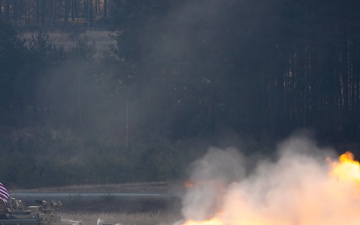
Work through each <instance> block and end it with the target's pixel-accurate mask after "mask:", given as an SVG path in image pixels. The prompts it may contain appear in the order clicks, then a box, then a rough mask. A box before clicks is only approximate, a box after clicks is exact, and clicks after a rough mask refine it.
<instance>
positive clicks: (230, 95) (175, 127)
mask: <svg viewBox="0 0 360 225" xmlns="http://www.w3.org/2000/svg"><path fill="white" fill-rule="evenodd" d="M0 6H1V10H0V91H1V95H0V152H1V154H0V177H1V179H2V182H4V183H7V184H8V186H12V187H22V188H30V187H40V186H64V185H72V184H101V183H123V182H140V181H141V182H142V181H160V180H161V181H162V180H172V179H179V178H181V177H182V176H183V175H184V171H186V166H187V165H188V163H189V162H191V161H192V160H194V159H196V158H197V157H198V156H199V155H202V154H203V153H204V152H205V151H206V149H207V148H208V147H209V146H219V147H227V146H234V147H237V148H240V149H241V150H242V151H243V152H245V154H251V153H253V152H260V153H262V154H270V153H271V151H272V150H271V149H272V146H274V145H275V144H276V143H277V142H278V141H279V140H282V139H284V138H286V137H288V136H289V135H291V134H292V133H294V132H298V131H299V130H300V131H304V130H306V132H308V133H311V135H313V136H314V138H315V139H316V140H318V141H319V144H322V145H331V146H333V147H336V148H337V150H338V151H344V150H347V149H348V148H353V149H351V150H352V151H353V152H354V153H355V155H357V153H360V150H358V149H356V148H357V147H358V146H359V145H358V144H359V143H358V140H359V137H360V13H359V12H360V1H357V0H348V1H340V0H328V1H323V0H303V1H294V0H276V1H275V0H242V1H237V0H229V1H221V0H176V1H175V0H121V1H116V0H113V1H112V0H51V1H48V0H46V1H45V0H24V1H22V0H0ZM87 30H91V31H104V30H106V31H108V32H109V35H110V37H111V38H112V39H113V40H114V43H115V44H113V45H109V46H108V49H107V51H106V52H103V53H102V54H101V56H99V54H97V52H96V48H95V46H96V43H95V42H92V41H90V37H86V36H84V35H82V34H83V33H84V32H85V31H87ZM51 32H60V33H63V34H66V35H67V36H68V37H71V39H72V40H73V44H72V45H71V46H70V47H64V46H62V45H61V44H58V43H56V42H54V41H52V40H50V38H49V33H51ZM25 33H31V38H24V34H25Z"/></svg>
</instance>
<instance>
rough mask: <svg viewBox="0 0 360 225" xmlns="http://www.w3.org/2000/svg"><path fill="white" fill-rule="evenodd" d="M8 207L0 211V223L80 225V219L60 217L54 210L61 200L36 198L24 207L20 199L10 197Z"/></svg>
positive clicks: (1, 224)
mask: <svg viewBox="0 0 360 225" xmlns="http://www.w3.org/2000/svg"><path fill="white" fill-rule="evenodd" d="M8 203H9V208H7V209H6V210H4V211H3V212H0V225H82V222H81V221H73V220H67V219H61V217H60V216H58V215H56V214H54V211H55V210H56V209H58V208H60V207H61V206H62V203H61V201H54V200H53V201H50V202H49V201H46V200H37V201H35V204H36V205H34V206H28V207H27V208H25V206H24V204H23V203H22V201H21V200H18V199H15V198H11V199H10V201H9V202H8Z"/></svg>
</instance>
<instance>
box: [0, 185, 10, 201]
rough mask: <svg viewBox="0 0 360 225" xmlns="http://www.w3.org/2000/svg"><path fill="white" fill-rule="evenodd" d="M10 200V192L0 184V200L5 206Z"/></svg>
mask: <svg viewBox="0 0 360 225" xmlns="http://www.w3.org/2000/svg"><path fill="white" fill-rule="evenodd" d="M8 199H9V191H8V190H7V188H6V187H5V186H4V185H3V184H2V183H1V182H0V200H2V201H3V202H4V203H5V204H6V203H7V201H8Z"/></svg>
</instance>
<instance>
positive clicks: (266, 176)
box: [182, 152, 360, 225]
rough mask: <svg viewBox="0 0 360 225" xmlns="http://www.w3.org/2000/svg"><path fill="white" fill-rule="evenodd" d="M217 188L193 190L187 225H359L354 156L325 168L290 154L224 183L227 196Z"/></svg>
mask: <svg viewBox="0 0 360 225" xmlns="http://www.w3.org/2000/svg"><path fill="white" fill-rule="evenodd" d="M202 169H203V167H202ZM213 183H214V182H210V183H205V182H203V181H202V182H200V184H198V185H197V184H196V183H195V182H194V183H193V184H192V185H189V190H188V193H187V196H186V197H185V200H184V208H183V214H184V217H185V221H184V222H182V225H340V224H348V225H349V224H350V225H352V224H354V225H355V224H360V164H359V162H358V161H356V160H354V156H353V154H352V153H350V152H346V153H344V154H343V155H341V156H340V157H339V159H338V160H331V159H329V158H326V157H323V160H322V162H321V160H318V159H314V157H310V156H307V155H306V154H305V155H304V154H293V153H291V154H288V153H286V154H283V155H282V156H281V157H280V159H279V161H277V162H276V163H269V162H268V163H265V164H261V165H260V166H258V168H257V169H256V170H255V172H253V174H250V175H246V176H245V175H244V177H243V178H242V179H240V180H238V181H232V182H228V183H226V182H224V183H223V184H224V187H223V190H224V189H226V191H223V190H222V191H220V192H217V190H219V187H216V188H213V187H212V184H213ZM220 183H221V182H220ZM218 184H219V183H217V186H218ZM209 188H210V190H211V191H210V192H209V191H207V190H208V189H209ZM220 189H222V188H220ZM206 193H210V194H209V195H206ZM201 195H204V196H201ZM214 195H215V196H214ZM206 197H210V198H211V200H210V202H211V204H209V203H208V202H207V201H206V200H205V201H204V199H206ZM199 199H200V200H199ZM204 202H205V203H204ZM214 206H215V207H214ZM202 207H203V208H205V210H204V209H203V208H202ZM214 208H215V209H216V210H215V211H214ZM203 212H206V213H203ZM209 212H210V213H209ZM197 213H199V214H201V213H203V215H201V216H199V215H197ZM209 214H210V215H209Z"/></svg>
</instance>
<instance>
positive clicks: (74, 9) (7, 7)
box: [0, 0, 111, 28]
mask: <svg viewBox="0 0 360 225" xmlns="http://www.w3.org/2000/svg"><path fill="white" fill-rule="evenodd" d="M110 11H111V1H109V0H51V1H46V0H26V1H22V0H1V1H0V20H1V21H4V22H10V21H11V22H12V23H14V24H26V25H27V26H38V27H40V28H58V27H59V26H60V27H61V26H64V25H69V24H75V25H79V24H80V25H90V26H91V25H93V21H94V20H106V19H107V18H108V15H109V12H110Z"/></svg>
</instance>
